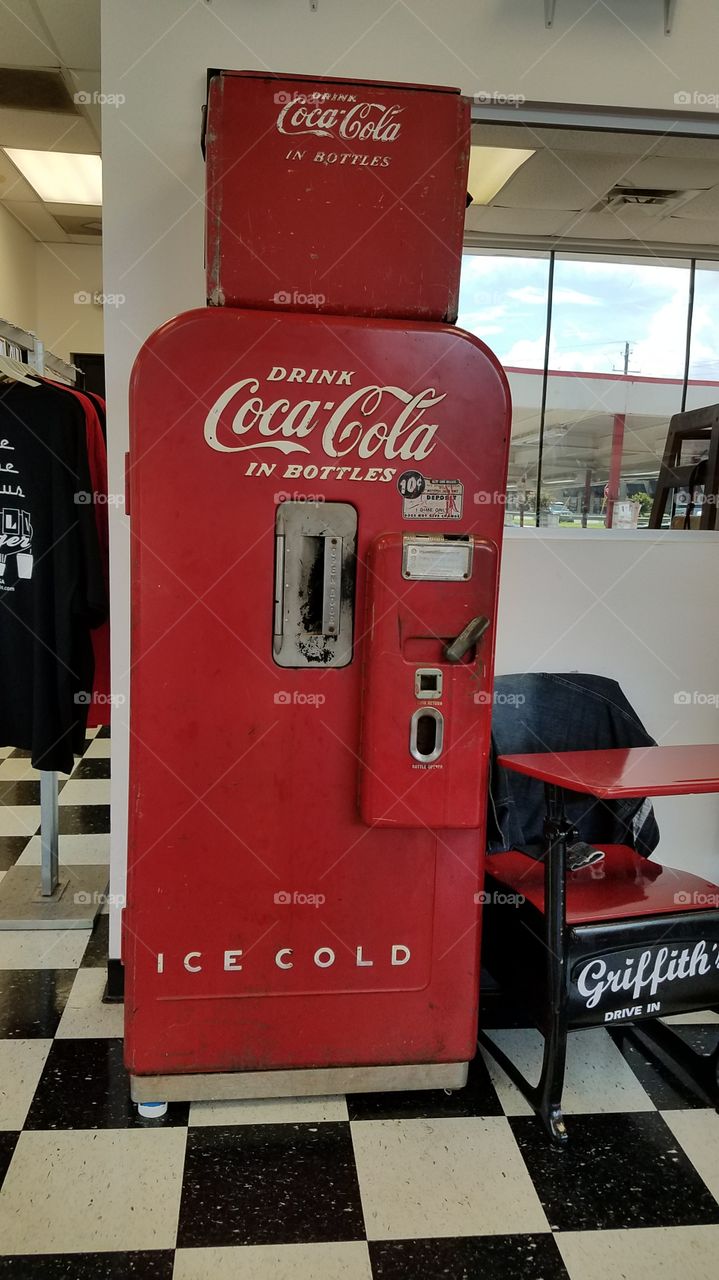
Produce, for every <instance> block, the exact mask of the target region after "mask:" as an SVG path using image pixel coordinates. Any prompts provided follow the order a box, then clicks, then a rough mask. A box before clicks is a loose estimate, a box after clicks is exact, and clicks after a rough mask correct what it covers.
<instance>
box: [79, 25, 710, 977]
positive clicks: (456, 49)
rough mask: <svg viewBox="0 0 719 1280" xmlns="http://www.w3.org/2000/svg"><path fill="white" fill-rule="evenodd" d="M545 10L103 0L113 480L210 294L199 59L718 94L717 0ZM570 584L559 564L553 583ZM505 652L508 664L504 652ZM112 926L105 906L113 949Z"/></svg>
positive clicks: (508, 596) (518, 605)
mask: <svg viewBox="0 0 719 1280" xmlns="http://www.w3.org/2000/svg"><path fill="white" fill-rule="evenodd" d="M543 13H544V6H543V4H542V2H541V0H511V3H510V2H508V0H483V2H482V3H481V4H480V3H478V0H452V2H451V3H445V4H437V3H436V0H407V3H402V4H396V3H394V4H393V3H391V2H390V0H363V3H362V4H358V3H356V0H319V5H318V8H317V11H316V12H312V11H311V9H310V6H309V3H308V2H306V0H265V2H264V3H261V4H258V3H256V0H209V2H208V3H202V4H198V3H190V0H153V3H152V4H148V3H147V0H123V3H122V4H117V3H116V0H102V40H103V51H102V74H103V90H104V92H105V93H107V94H122V95H124V97H125V101H124V104H123V105H122V106H121V107H119V108H117V107H113V106H109V105H108V106H106V107H104V108H103V162H104V191H105V209H104V257H105V290H106V291H107V292H109V293H113V294H123V295H125V297H126V301H125V303H124V305H122V306H120V307H117V308H116V309H113V310H109V311H108V313H107V315H106V342H107V352H108V365H107V378H108V399H109V413H110V467H111V477H110V486H111V488H112V489H115V490H120V489H121V487H122V474H123V455H124V452H125V449H126V447H127V407H126V406H127V387H128V378H129V373H130V368H131V364H132V361H133V358H134V356H135V354H136V352H137V349H138V347H139V345H140V344H141V342H142V341H143V340H144V338H145V337H147V335H148V334H149V333H150V332H151V331H152V330H153V329H154V328H155V327H156V326H157V325H158V324H160V323H161V322H162V321H164V320H166V319H167V318H168V317H169V316H171V315H172V314H174V313H175V312H178V311H183V310H186V309H187V308H189V307H193V306H197V305H202V303H203V301H204V287H203V262H202V246H203V211H202V195H203V186H204V172H203V164H202V159H201V155H200V148H199V131H200V108H201V105H202V102H203V100H204V86H205V70H206V68H207V67H208V66H219V67H235V68H269V69H272V70H282V71H288V70H289V71H298V72H312V73H318V74H330V73H333V74H343V75H349V76H360V77H369V78H376V79H398V80H408V81H426V82H434V83H445V84H456V85H459V86H460V87H461V88H462V89H463V90H464V91H465V92H467V93H469V94H474V93H477V92H479V91H490V92H492V91H500V92H504V93H519V94H524V95H525V96H526V97H527V98H528V99H533V100H537V101H545V102H551V101H563V102H568V103H586V104H591V105H616V106H620V107H644V108H653V109H669V110H671V109H673V108H674V94H675V93H676V92H678V91H681V90H685V91H689V92H691V91H693V90H695V89H696V90H700V91H704V92H714V91H715V90H716V56H715V50H716V46H717V35H719V14H718V13H717V6H716V4H715V3H714V0H688V2H687V3H683V4H680V5H678V6H677V14H676V20H675V31H674V35H673V36H672V37H671V38H670V39H666V38H665V37H664V35H663V25H662V15H663V5H662V3H661V0H655V2H654V3H651V2H649V0H625V2H624V3H623V4H622V6H621V16H619V10H617V16H615V15H614V14H613V13H612V12H611V9H610V8H609V7H608V6H606V5H603V4H595V3H593V2H592V0H558V3H557V21H556V26H555V29H554V30H553V31H550V32H548V31H546V30H545V28H544V22H543ZM111 538H112V577H113V584H112V592H113V604H114V615H113V685H114V692H115V693H116V694H127V684H128V678H127V673H128V667H129V637H128V623H127V619H128V609H129V604H128V598H129V594H128V548H129V535H128V529H127V525H126V521H125V517H124V516H123V515H122V514H121V513H120V512H119V511H118V510H117V509H116V508H111ZM523 545H527V546H528V545H529V544H523ZM616 545H617V547H619V544H616ZM622 545H624V544H622ZM576 554H577V556H578V557H579V559H578V561H577V568H578V570H579V576H580V578H581V577H582V572H583V571H582V564H583V563H584V561H583V559H582V557H583V556H587V557H589V558H588V560H587V572H595V570H596V572H598V573H599V576H600V579H602V580H605V579H606V576H607V574H608V573H609V574H611V573H613V572H615V570H616V556H617V555H619V556H620V560H619V565H620V569H621V568H622V567H623V566H624V565H625V563H628V562H629V560H631V556H632V552H631V549H630V548H626V550H625V553H624V554H625V555H626V557H627V560H626V561H625V559H623V558H622V557H621V553H620V552H619V551H616V552H615V551H614V548H613V547H612V548H609V547H607V548H606V550H599V551H596V552H595V551H594V550H593V549H592V550H590V547H589V543H587V544H584V547H583V549H582V547H579V546H578V547H577V549H576ZM675 554H676V555H677V557H678V558H679V560H681V561H682V575H680V577H681V580H682V582H683V583H684V584H686V582H687V580H688V579H689V580H691V578H692V576H693V572H694V570H693V568H692V566H694V565H695V564H696V563H697V559H698V558H701V562H702V564H703V565H704V567H705V568H706V569H707V571H709V560H710V558H711V554H712V552H711V551H708V552H704V553H702V554H701V556H700V553H699V552H698V550H697V549H693V548H692V547H690V546H689V545H688V544H684V543H682V544H681V546H680V547H679V550H678V551H677V552H676V553H675ZM521 555H522V547H521V546H517V548H516V550H515V548H514V547H512V548H511V549H510V554H509V558H508V561H507V565H506V579H505V580H506V587H505V590H504V598H503V609H504V618H505V619H514V617H515V616H516V617H517V618H518V620H519V625H520V626H521V628H522V634H523V637H524V641H525V648H524V650H523V653H522V654H521V655H520V653H519V652H517V651H516V650H514V651H512V652H511V663H510V665H513V666H517V665H521V666H522V667H527V666H529V665H531V663H532V661H533V659H534V658H535V657H536V652H537V650H536V644H535V641H536V628H537V623H536V616H537V613H538V611H539V610H540V609H541V607H542V606H541V603H540V600H541V586H542V581H541V579H536V578H534V579H533V578H532V575H531V574H527V575H525V574H524V570H523V569H522V566H521V561H520V560H518V559H517V557H521ZM552 564H553V562H552V561H551V560H547V561H546V568H547V571H548V572H549V574H550V578H552V576H554V577H555V578H556V576H557V575H556V572H555V570H554V569H553V568H552ZM652 564H653V571H652V573H651V574H649V575H648V576H644V577H642V578H641V579H640V576H639V575H638V574H637V576H636V578H635V602H634V604H633V605H632V609H633V610H634V612H635V613H636V614H637V616H638V619H639V623H640V625H641V626H642V627H643V626H644V624H643V622H642V615H643V612H645V613H646V616H647V617H653V612H654V611H653V608H652V607H651V606H650V605H649V603H648V600H649V598H651V597H652V595H653V593H656V594H657V595H658V596H659V597H660V598H661V597H662V595H663V593H664V592H665V588H666V574H665V572H664V570H663V569H662V565H661V556H660V554H659V551H657V556H656V559H655V560H653V561H652ZM609 566H614V568H610V567H609ZM687 575H688V577H687ZM513 581H514V582H516V583H517V584H518V585H517V587H516V589H515V588H514V587H513V585H512V584H513ZM570 581H573V580H572V579H571V575H569V573H568V571H567V572H566V573H565V574H564V583H565V585H568V584H569V582H570ZM645 597H646V599H647V602H646V603H644V604H643V605H642V606H641V607H640V604H639V601H640V600H644V598H645ZM583 600H584V589H583V588H580V586H579V583H574V582H573V586H572V589H571V590H570V591H569V592H568V593H566V594H565V595H564V602H565V603H564V608H565V609H567V610H569V612H570V615H571V611H572V610H573V609H575V610H576V609H577V608H578V607H579V608H580V610H581V608H582V607H583V604H582V602H583ZM689 603H691V607H692V608H693V609H695V608H696V607H697V601H696V598H692V600H691V602H689V601H687V600H685V604H687V607H688V606H689ZM527 616H528V617H529V618H530V619H531V621H530V623H529V625H527V624H526V621H525V619H526V618H527ZM606 623H607V618H606V617H605V618H604V625H603V628H602V635H603V642H602V645H601V646H600V648H601V649H602V653H603V657H604V660H605V661H609V657H608V654H609V652H610V651H612V650H613V652H614V653H615V654H616V663H617V667H618V674H619V676H620V678H622V679H624V681H625V683H626V684H627V685H628V688H629V691H630V692H631V693H632V694H636V689H631V688H630V684H629V679H628V678H627V677H632V676H633V675H634V674H635V669H637V670H639V669H640V668H641V662H640V661H639V660H638V659H632V662H631V663H630V669H628V670H627V672H626V674H625V672H624V663H625V655H626V654H627V652H628V651H629V650H630V649H631V646H632V644H634V645H636V646H637V652H638V653H643V651H644V648H645V643H650V644H653V645H654V647H655V648H657V649H658V650H659V651H660V652H664V645H665V639H664V637H663V635H662V634H661V631H659V632H655V631H654V630H652V627H651V626H647V628H646V637H647V639H646V641H644V640H642V641H640V640H636V639H635V640H634V641H633V642H631V643H630V641H629V640H628V639H627V638H626V636H625V635H624V632H623V631H622V632H620V636H621V638H620V640H619V641H618V642H617V639H616V636H617V633H616V632H615V631H614V630H612V629H609V628H608V627H607V625H606ZM702 625H703V624H702ZM508 627H509V631H508V630H507V628H508ZM697 630H698V628H696V629H695V630H694V631H693V632H692V631H690V634H689V637H688V638H684V639H683V640H682V648H681V652H680V653H679V654H678V653H676V652H675V651H674V649H673V648H671V649H669V650H667V654H668V656H666V657H665V659H664V660H665V661H667V662H669V663H670V664H672V665H674V664H676V662H677V661H678V660H679V657H682V656H683V657H686V659H687V661H688V662H690V660H691V652H692V644H693V643H694V642H695V639H696V631H697ZM511 631H512V624H511V623H510V622H508V621H505V622H504V624H503V645H504V644H505V643H506V642H507V637H508V636H509V635H510V634H511ZM715 633H716V629H715ZM572 634H573V635H574V638H575V639H576V640H577V641H579V637H580V634H581V632H580V631H578V630H577V629H575V631H574V632H573V633H572ZM570 640H571V637H568V638H567V644H568V646H569V644H570ZM516 643H518V641H517V640H516V638H515V644H516ZM501 656H502V663H503V666H504V667H505V668H506V666H507V659H508V658H509V653H507V655H506V656H505V654H504V653H503V654H502V655H501ZM520 658H521V661H520ZM552 658H553V659H554V662H553V661H552ZM585 659H586V654H585V652H584V651H582V648H581V646H580V645H579V643H577V648H576V652H574V654H573V656H572V654H571V653H570V652H569V649H568V650H567V651H565V652H564V653H562V654H560V653H559V652H558V651H557V650H555V651H554V653H553V655H549V656H548V657H547V665H550V666H551V665H554V666H555V667H556V666H573V667H580V666H586V665H587V662H586V660H585ZM627 660H628V659H627ZM642 670H643V668H642ZM647 670H648V668H647ZM697 678H698V677H697ZM646 696H647V697H648V696H650V695H649V692H648V691H647V694H646ZM122 721H123V717H122V715H121V714H120V711H119V710H118V711H117V712H116V714H115V716H114V721H113V724H114V728H113V781H112V788H113V791H112V796H113V834H112V849H113V863H114V867H115V875H114V884H113V889H114V890H115V891H116V892H119V891H121V888H122V874H121V867H122V863H123V858H124V845H125V817H124V815H125V809H126V802H127V801H126V792H127V773H126V762H125V745H126V729H124V728H123V724H122ZM685 727H686V732H687V735H688V736H691V735H692V733H693V732H696V733H697V734H699V733H701V732H702V731H703V732H704V733H706V732H707V729H706V725H705V724H704V722H703V720H702V721H700V720H697V722H696V728H695V727H694V725H693V724H692V725H689V724H687V725H686V726H685ZM693 830H694V826H692V831H693ZM117 923H118V922H117V918H116V917H115V916H114V917H113V920H112V926H111V929H112V943H111V945H112V948H113V954H117V940H118V931H117Z"/></svg>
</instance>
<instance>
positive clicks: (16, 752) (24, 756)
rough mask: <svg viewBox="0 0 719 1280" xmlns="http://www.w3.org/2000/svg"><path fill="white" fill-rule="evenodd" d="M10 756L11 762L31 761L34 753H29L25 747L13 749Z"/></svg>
mask: <svg viewBox="0 0 719 1280" xmlns="http://www.w3.org/2000/svg"><path fill="white" fill-rule="evenodd" d="M8 756H9V758H10V759H11V760H29V759H30V757H31V756H32V751H27V750H26V749H25V747H12V748H11V749H10V751H9V752H8Z"/></svg>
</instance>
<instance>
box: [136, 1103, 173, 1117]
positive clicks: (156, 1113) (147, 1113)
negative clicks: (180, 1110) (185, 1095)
mask: <svg viewBox="0 0 719 1280" xmlns="http://www.w3.org/2000/svg"><path fill="white" fill-rule="evenodd" d="M137 1114H138V1115H139V1116H142V1119H143V1120H161V1119H162V1117H163V1116H166V1115H167V1103H166V1102H138V1104H137Z"/></svg>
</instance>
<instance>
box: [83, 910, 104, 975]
mask: <svg viewBox="0 0 719 1280" xmlns="http://www.w3.org/2000/svg"><path fill="white" fill-rule="evenodd" d="M109 934H110V919H109V916H106V915H105V916H98V917H97V919H96V921H95V927H94V929H93V931H92V933H91V934H90V941H89V942H88V944H87V947H86V948H85V954H84V955H83V957H82V968H83V969H103V970H107V956H108V946H109ZM104 977H107V974H106V973H105V974H104Z"/></svg>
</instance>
